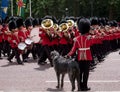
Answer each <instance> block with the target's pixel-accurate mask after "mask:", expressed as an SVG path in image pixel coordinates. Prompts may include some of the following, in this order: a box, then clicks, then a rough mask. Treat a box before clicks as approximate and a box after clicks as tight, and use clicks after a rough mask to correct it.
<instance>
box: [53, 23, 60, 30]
mask: <svg viewBox="0 0 120 92" xmlns="http://www.w3.org/2000/svg"><path fill="white" fill-rule="evenodd" d="M58 27H59V26H58V24H56V23H54V24H53V28H54V30H55V31H57V29H58Z"/></svg>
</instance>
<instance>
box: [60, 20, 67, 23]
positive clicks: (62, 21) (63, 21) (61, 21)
mask: <svg viewBox="0 0 120 92" xmlns="http://www.w3.org/2000/svg"><path fill="white" fill-rule="evenodd" d="M62 23H67V21H66V19H61V20H60V22H59V24H62Z"/></svg>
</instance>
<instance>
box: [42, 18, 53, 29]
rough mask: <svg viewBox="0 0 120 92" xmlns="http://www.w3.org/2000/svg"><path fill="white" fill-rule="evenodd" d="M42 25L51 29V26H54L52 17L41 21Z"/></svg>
mask: <svg viewBox="0 0 120 92" xmlns="http://www.w3.org/2000/svg"><path fill="white" fill-rule="evenodd" d="M41 27H42V28H44V29H50V28H51V27H53V21H52V20H51V19H44V20H43V21H42V22H41Z"/></svg>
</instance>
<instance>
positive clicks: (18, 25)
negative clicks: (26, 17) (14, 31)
mask: <svg viewBox="0 0 120 92" xmlns="http://www.w3.org/2000/svg"><path fill="white" fill-rule="evenodd" d="M16 24H17V27H18V28H20V27H21V26H24V24H23V19H22V18H21V17H20V18H18V19H17V20H16Z"/></svg>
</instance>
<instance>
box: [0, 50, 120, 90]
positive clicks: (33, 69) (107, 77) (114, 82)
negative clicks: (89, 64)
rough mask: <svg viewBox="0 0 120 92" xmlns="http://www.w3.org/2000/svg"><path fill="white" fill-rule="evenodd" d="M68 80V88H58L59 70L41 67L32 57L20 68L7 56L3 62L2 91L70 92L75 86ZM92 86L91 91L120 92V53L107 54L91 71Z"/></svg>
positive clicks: (1, 67) (47, 65)
mask: <svg viewBox="0 0 120 92" xmlns="http://www.w3.org/2000/svg"><path fill="white" fill-rule="evenodd" d="M47 62H48V61H47ZM64 80H65V83H64V88H63V89H57V88H56V85H57V79H56V75H55V71H54V69H53V67H51V66H50V64H49V62H48V63H47V64H46V65H42V66H39V65H38V64H37V61H35V60H32V59H31V58H30V59H29V62H26V63H24V65H18V64H17V62H16V61H15V59H13V63H9V62H8V61H7V58H6V57H4V59H3V60H0V92H45V91H47V92H49V91H52V92H53V91H54V92H57V91H64V92H70V90H71V84H70V82H69V79H68V76H67V75H66V76H65V79H64ZM88 86H89V87H91V91H89V92H120V55H119V51H116V52H112V53H110V54H109V55H107V56H106V58H105V60H104V61H103V62H101V63H99V64H98V65H97V66H96V68H95V69H94V70H93V71H91V72H90V76H89V82H88ZM75 91H77V89H76V90H75Z"/></svg>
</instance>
